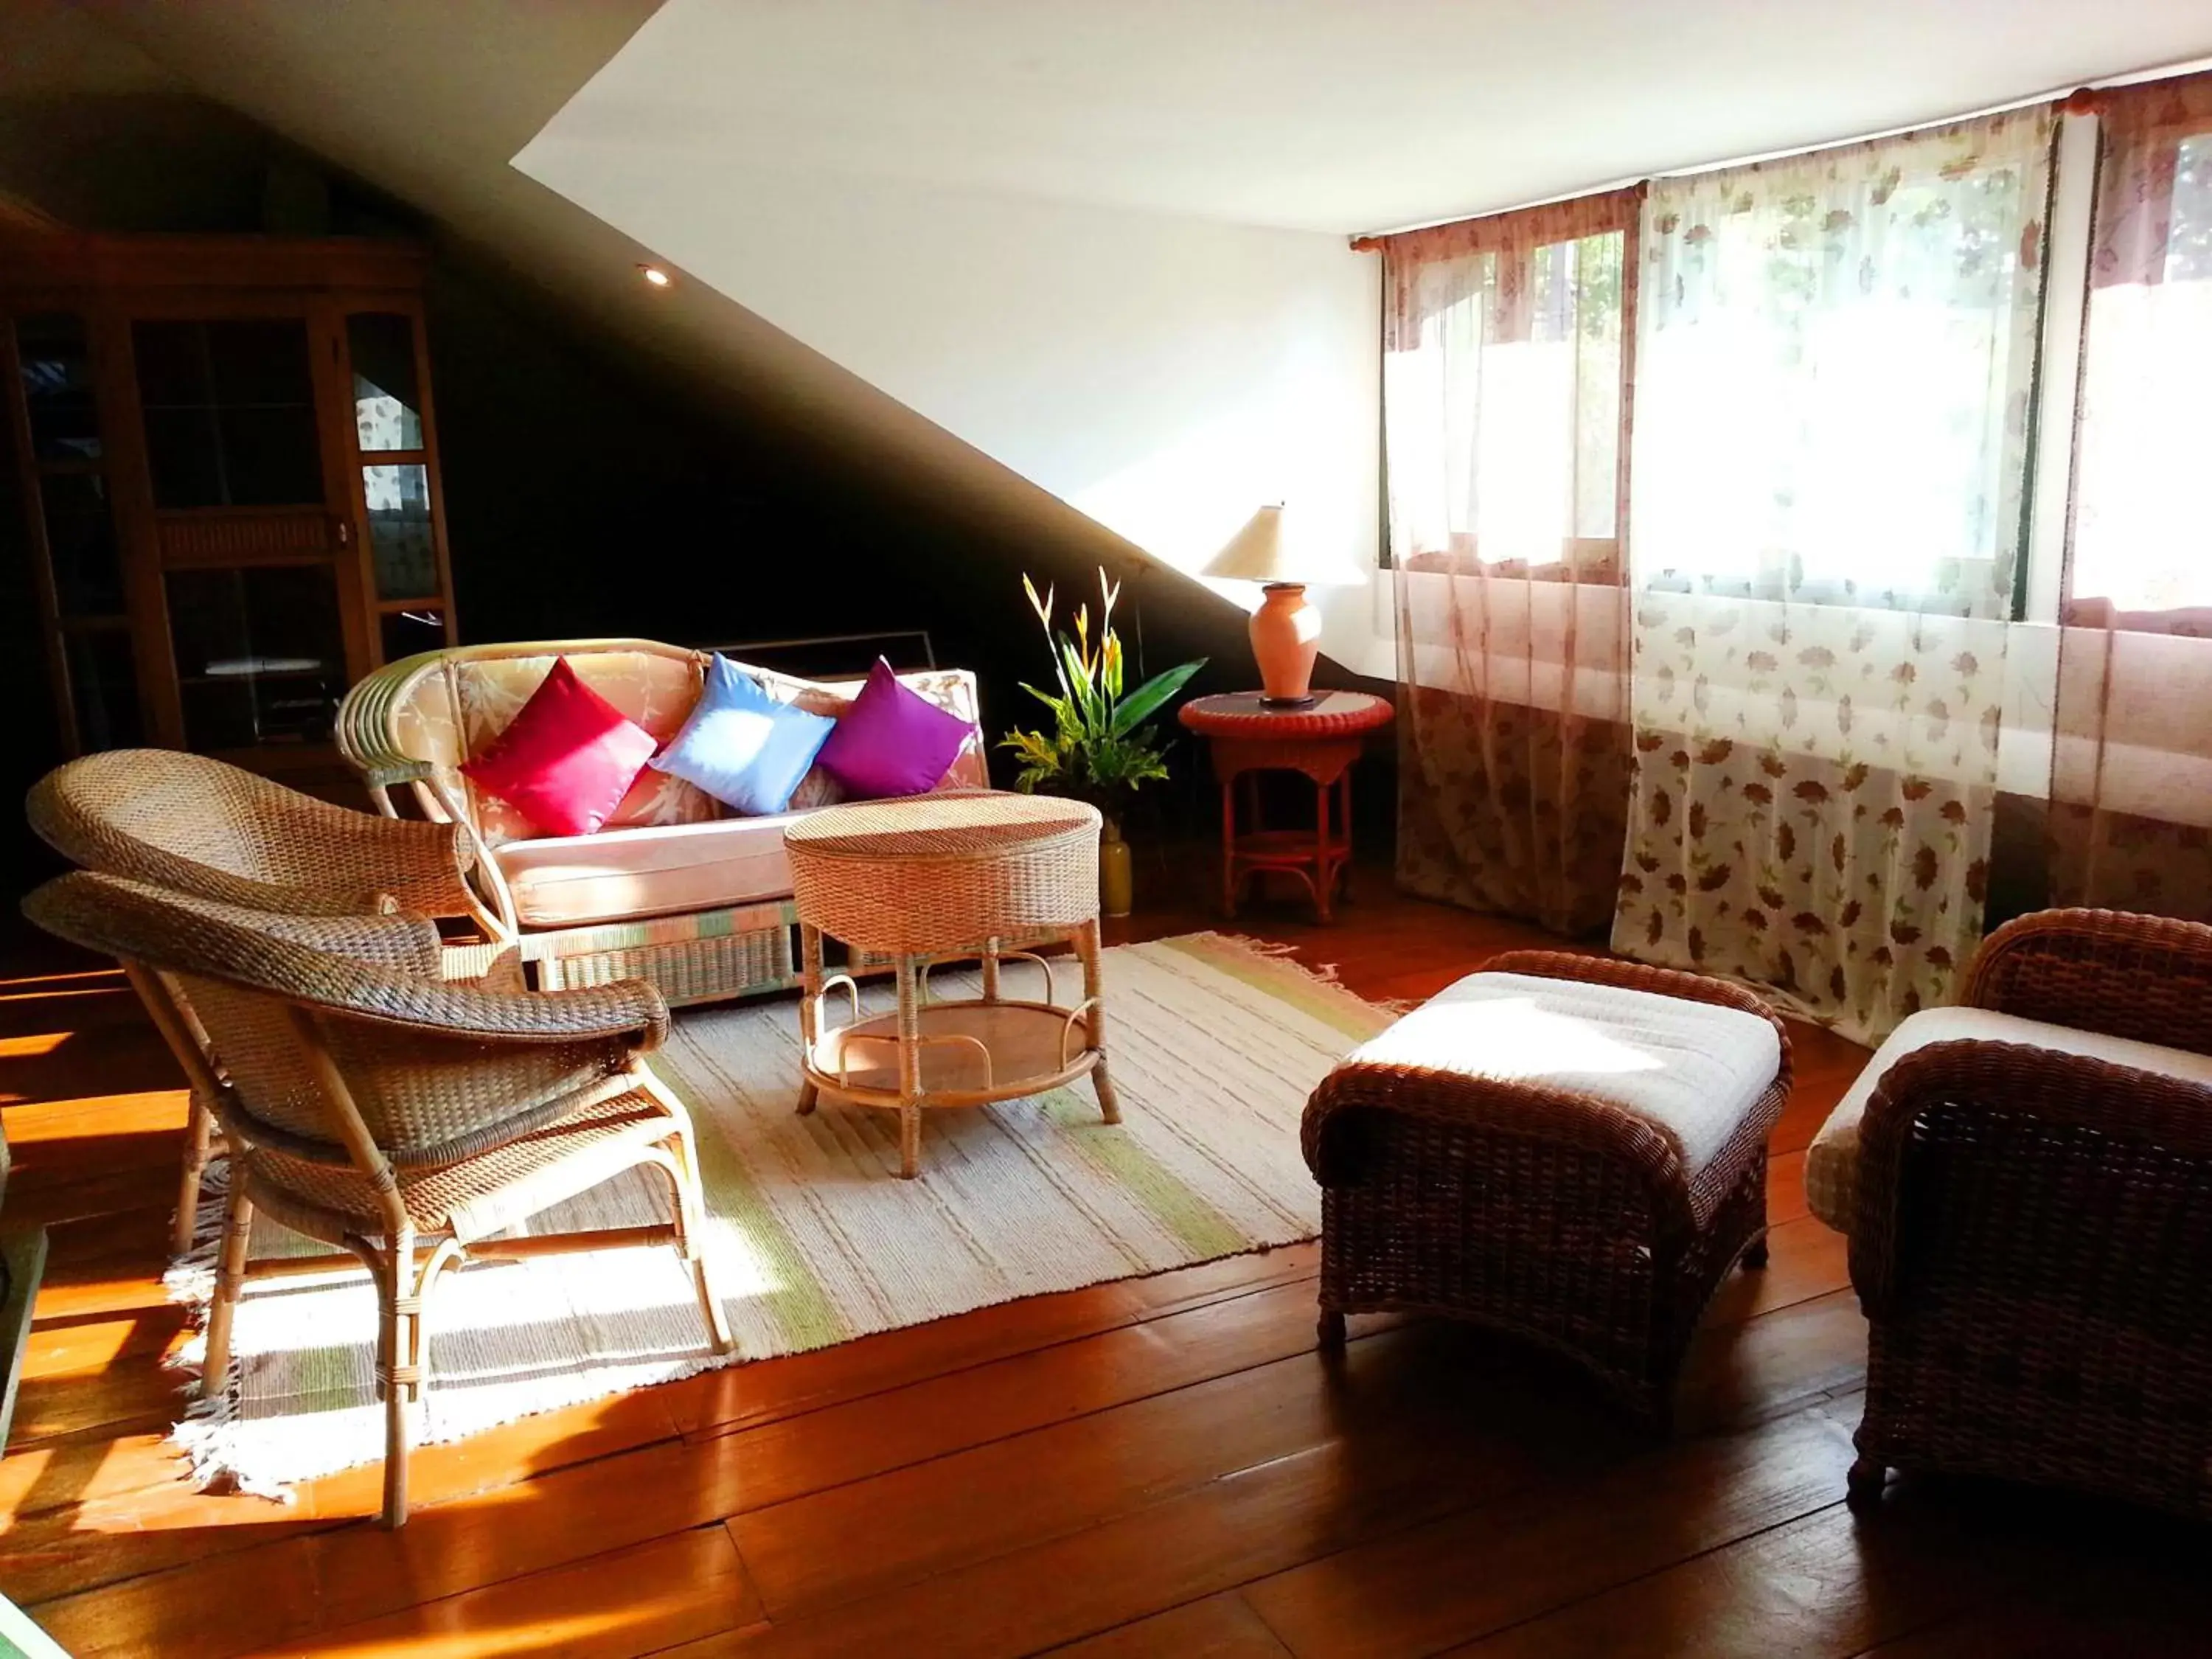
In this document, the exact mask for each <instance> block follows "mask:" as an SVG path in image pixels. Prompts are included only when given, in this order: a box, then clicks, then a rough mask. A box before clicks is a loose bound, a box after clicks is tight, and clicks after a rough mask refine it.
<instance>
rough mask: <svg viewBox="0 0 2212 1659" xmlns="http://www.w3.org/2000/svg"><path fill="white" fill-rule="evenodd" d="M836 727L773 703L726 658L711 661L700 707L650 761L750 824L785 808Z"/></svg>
mask: <svg viewBox="0 0 2212 1659" xmlns="http://www.w3.org/2000/svg"><path fill="white" fill-rule="evenodd" d="M836 726H837V722H836V720H831V719H829V717H828V716H827V715H824V714H808V713H807V712H806V711H805V709H803V708H793V707H791V705H790V704H788V703H781V702H777V701H776V700H775V698H774V697H771V696H769V694H768V693H767V692H766V691H763V690H762V689H761V686H760V682H759V681H757V680H756V679H754V678H753V677H752V676H751V675H750V674H748V673H746V672H745V671H744V670H743V669H742V668H739V667H738V665H737V664H735V663H733V662H732V661H731V660H730V659H728V658H727V657H725V656H722V655H720V653H717V654H716V655H715V658H714V661H713V662H712V663H711V664H709V665H708V669H707V683H706V684H705V685H704V686H702V688H701V689H700V692H699V702H698V706H697V707H696V708H694V709H692V711H691V718H690V720H686V721H684V729H683V730H682V731H681V732H678V733H677V734H676V736H675V737H674V738H671V740H670V742H669V744H668V746H667V747H666V748H665V749H664V750H661V751H660V752H659V754H658V755H655V756H654V757H653V762H652V763H653V766H654V767H655V768H656V769H659V770H660V771H663V772H665V773H667V774H669V775H671V777H678V778H681V779H683V780H684V782H686V783H688V784H691V785H693V786H695V787H697V788H700V789H703V790H705V791H706V792H707V793H708V794H710V795H712V796H713V797H714V799H716V800H718V801H720V802H722V803H723V804H724V805H728V806H732V807H735V808H736V809H737V810H738V811H740V812H744V813H746V814H749V815H750V816H753V817H759V816H760V815H762V814H763V813H768V812H781V811H783V809H784V808H785V807H787V806H788V805H790V804H791V795H792V792H793V790H795V789H797V788H798V787H799V781H800V780H801V779H803V778H804V777H805V775H806V770H807V769H808V768H809V767H811V766H812V765H813V764H814V756H815V752H816V751H817V750H819V749H820V748H821V747H822V745H823V744H824V743H826V742H828V741H829V734H830V732H833V731H835V730H836Z"/></svg>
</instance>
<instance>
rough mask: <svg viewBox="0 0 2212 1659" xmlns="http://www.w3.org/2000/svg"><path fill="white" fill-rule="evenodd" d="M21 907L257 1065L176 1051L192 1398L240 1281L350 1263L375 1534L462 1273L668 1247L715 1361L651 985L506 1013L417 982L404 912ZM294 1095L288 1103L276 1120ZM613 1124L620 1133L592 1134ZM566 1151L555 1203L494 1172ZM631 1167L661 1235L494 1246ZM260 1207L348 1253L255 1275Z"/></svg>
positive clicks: (701, 1260) (679, 1120) (99, 885)
mask: <svg viewBox="0 0 2212 1659" xmlns="http://www.w3.org/2000/svg"><path fill="white" fill-rule="evenodd" d="M23 908H24V910H25V913H26V914H27V915H29V916H30V918H31V919H32V920H33V921H35V922H37V923H38V924H39V925H40V926H41V927H45V928H46V929H47V930H48V931H49V932H52V933H57V934H58V935H60V936H61V937H63V938H65V939H70V940H72V941H73V942H75V943H77V944H80V945H86V946H88V948H91V949H94V950H101V951H107V952H108V953H110V954H112V955H114V956H116V957H118V959H120V960H122V961H123V962H124V963H125V965H126V968H127V969H129V970H130V971H131V973H132V974H133V975H134V976H136V975H144V974H149V973H151V972H155V971H160V972H163V973H167V974H170V975H176V976H178V977H179V978H180V979H182V980H183V981H185V983H186V984H187V986H188V987H191V990H192V992H193V993H194V998H193V1000H195V1001H196V1002H197V1003H198V1004H199V1005H201V1006H204V1007H205V1008H206V1009H207V1010H208V1011H209V1018H210V1019H211V1020H212V1021H213V1022H214V1024H215V1025H216V1035H217V1036H218V1037H219V1038H223V1039H226V1042H225V1044H224V1046H228V1047H230V1048H232V1049H233V1051H234V1053H244V1052H246V1051H249V1050H250V1051H251V1052H252V1056H253V1058H252V1062H251V1064H250V1066H248V1067H247V1068H246V1070H247V1072H248V1073H250V1074H251V1075H250V1079H249V1077H248V1076H247V1075H246V1074H242V1073H240V1071H236V1070H234V1071H232V1072H218V1071H217V1070H216V1067H215V1066H213V1064H212V1063H211V1061H210V1059H209V1058H208V1056H207V1054H206V1053H204V1051H202V1050H201V1049H200V1048H197V1046H195V1045H192V1044H190V1043H186V1044H185V1046H184V1047H183V1049H182V1051H181V1054H180V1058H182V1059H183V1060H184V1062H185V1067H186V1071H187V1074H188V1075H189V1076H190V1078H191V1082H192V1084H193V1086H194V1088H195V1091H197V1092H199V1093H202V1094H204V1096H205V1097H207V1099H208V1100H209V1101H210V1103H211V1105H212V1108H213V1111H214V1115H215V1116H216V1120H217V1121H219V1122H220V1123H221V1125H222V1128H223V1130H224V1133H225V1136H226V1139H227V1140H228V1144H229V1148H230V1157H231V1179H230V1190H229V1195H228V1209H227V1213H226V1217H225V1221H224V1226H223V1232H222V1243H221V1246H220V1251H219V1256H218V1263H217V1268H216V1287H215V1296H214V1299H213V1302H212V1304H211V1305H210V1309H209V1314H208V1324H207V1334H206V1341H207V1351H206V1358H205V1362H204V1385H203V1386H204V1388H205V1389H223V1388H226V1387H227V1386H228V1378H229V1372H230V1361H231V1331H232V1324H233V1319H234V1312H235V1310H236V1307H237V1304H238V1300H239V1297H240V1294H241V1293H242V1291H243V1290H244V1287H245V1285H246V1282H247V1281H248V1280H249V1279H254V1278H257V1277H262V1276H275V1275H277V1274H287V1275H289V1274H293V1273H303V1272H305V1273H313V1272H321V1271H327V1270H328V1269H329V1268H330V1267H332V1266H333V1265H350V1262H351V1261H353V1260H356V1259H357V1260H358V1261H359V1262H360V1264H362V1266H365V1267H367V1268H368V1272H369V1274H370V1276H371V1279H372V1280H373V1282H374V1285H375V1287H376V1292H377V1299H378V1307H379V1338H378V1354H377V1365H376V1379H377V1388H378V1392H379V1395H380V1397H381V1399H382V1400H383V1401H384V1404H385V1409H386V1417H385V1435H386V1447H385V1464H384V1503H383V1510H382V1516H381V1518H382V1521H383V1523H384V1524H385V1525H386V1526H387V1527H398V1526H400V1525H402V1524H404V1522H405V1521H406V1518H407V1510H408V1501H407V1461H408V1451H409V1447H410V1438H411V1429H410V1408H412V1407H416V1406H417V1405H418V1404H419V1402H420V1401H421V1400H422V1392H423V1389H424V1386H425V1384H426V1383H427V1381H428V1347H427V1345H426V1342H425V1340H424V1315H425V1310H426V1304H427V1302H428V1297H429V1294H430V1292H431V1291H432V1289H433V1288H434V1287H435V1285H436V1283H437V1281H438V1279H439V1278H440V1276H441V1274H442V1273H445V1272H446V1271H447V1270H448V1269H449V1268H450V1267H453V1266H454V1265H456V1264H457V1263H460V1262H464V1261H469V1260H471V1259H475V1258H489V1257H522V1256H535V1255H550V1254H557V1253H563V1252H569V1251H580V1250H592V1249H608V1248H611V1247H615V1246H634V1245H641V1244H648V1243H668V1244H671V1245H673V1246H674V1247H675V1248H676V1249H677V1250H678V1253H679V1255H682V1257H683V1258H684V1261H685V1262H686V1263H687V1265H688V1267H690V1274H691V1279H692V1283H693V1287H694V1290H695V1291H696V1295H697V1297H698V1302H699V1307H700V1311H701V1314H702V1318H703V1320H704V1322H705V1324H706V1327H707V1332H708V1340H709V1342H710V1343H711V1345H712V1346H713V1348H714V1351H715V1352H717V1353H726V1352H729V1351H730V1349H731V1347H732V1340H731V1336H730V1331H729V1327H728V1324H727V1322H726V1318H725V1316H724V1315H723V1312H722V1308H721V1303H720V1297H718V1295H717V1294H716V1291H715V1290H714V1284H713V1281H712V1279H711V1276H710V1273H709V1270H708V1263H707V1261H706V1259H705V1256H704V1255H703V1253H702V1250H701V1248H700V1243H701V1233H702V1222H703V1218H704V1215H705V1205H704V1200H703V1197H702V1192H701V1188H700V1183H699V1170H698V1163H697V1158H696V1152H695V1150H694V1139H693V1132H692V1128H691V1124H690V1115H689V1114H688V1113H687V1112H686V1110H685V1109H684V1104H683V1103H682V1102H681V1101H680V1100H678V1098H677V1097H675V1096H674V1095H673V1094H672V1093H671V1092H670V1091H669V1090H668V1089H667V1088H666V1086H665V1085H663V1084H662V1083H661V1082H660V1080H659V1079H658V1078H656V1077H654V1076H653V1073H652V1071H651V1069H650V1067H649V1066H648V1064H647V1059H646V1055H647V1052H648V1051H649V1050H650V1049H652V1048H654V1047H656V1046H657V1045H658V1044H659V1042H661V1040H662V1039H663V1038H664V1037H665V1036H666V1034H667V1031H668V1029H669V1021H668V1012H667V1007H666V1005H665V1003H664V1002H663V1001H662V1000H661V998H660V996H659V993H658V992H656V991H655V990H654V989H653V987H651V986H650V985H648V984H646V983H644V982H643V981H623V982H622V983H619V984H616V985H611V986H605V987H598V988H594V989H591V990H583V991H571V992H553V993H542V992H535V993H534V992H524V993H509V992H506V991H501V990H494V989H484V988H479V987H470V986H463V985H453V984H447V983H443V982H441V981H439V980H438V979H437V978H436V977H435V973H434V972H432V971H428V970H429V969H433V968H434V967H435V962H436V959H437V952H438V944H437V933H436V930H435V927H432V926H431V924H430V923H429V922H428V921H427V920H426V919H424V918H422V917H419V916H406V915H386V916H380V917H372V918H356V919H328V920H320V921H313V920H299V919H287V918H282V917H276V916H270V915H264V914H261V913H257V912H252V911H247V910H244V909H240V908H236V907H232V906H226V905H220V904H215V903H212V902H206V901H198V900H192V899H188V898H185V897H183V896H179V895H176V894H173V893H168V892H165V891H163V890H161V889H158V888H155V887H151V886H149V885H146V884H142V883H136V882H130V881H125V880H119V879H118V878H112V877H105V876H98V875H94V874H90V873H87V872H79V873H76V874H73V875H69V876H64V877H62V878H58V880H55V881H52V882H49V883H47V884H46V885H45V886H44V887H41V888H40V889H39V890H37V891H36V892H34V893H33V894H32V895H31V896H29V897H28V898H27V899H26V900H25V901H24V907H23ZM323 947H331V948H323ZM334 951H343V952H344V953H343V954H336V953H334ZM363 957H368V958H370V959H369V960H363V959H362V958H363ZM410 967H411V968H412V969H414V970H415V971H413V972H409V971H407V969H409V968H410ZM272 1015H273V1018H272ZM233 1036H235V1037H238V1038H239V1039H240V1041H238V1042H228V1038H229V1037H233ZM410 1045H415V1046H414V1047H413V1048H410ZM372 1050H373V1051H374V1052H375V1054H376V1060H375V1062H374V1066H373V1068H372V1069H373V1070H374V1073H375V1076H374V1079H372V1082H373V1086H374V1088H375V1089H376V1090H377V1091H378V1093H379V1094H380V1097H382V1098H381V1103H380V1107H379V1109H378V1110H377V1111H376V1112H375V1113H374V1114H372V1112H371V1111H370V1110H369V1109H368V1106H367V1105H366V1104H365V1102H364V1098H363V1097H362V1080H363V1078H362V1066H363V1061H362V1054H364V1053H365V1052H368V1051H372ZM279 1051H283V1052H279ZM417 1054H419V1055H420V1056H421V1059H420V1060H419V1061H417V1060H416V1055H417ZM518 1058H520V1060H521V1062H522V1063H521V1064H520V1065H519V1066H518V1065H516V1064H515V1063H514V1062H515V1061H516V1060H517V1059H518ZM410 1068H412V1069H411V1070H410ZM302 1077H304V1079H305V1081H304V1085H302V1084H301V1082H300V1081H299V1079H301V1078H302ZM284 1079H293V1080H294V1082H293V1091H292V1092H293V1096H294V1097H293V1098H289V1099H284V1100H282V1101H281V1102H280V1103H279V1104H281V1106H282V1108H283V1109H282V1110H281V1111H276V1110H272V1105H271V1102H272V1099H274V1098H275V1097H276V1095H277V1094H281V1093H282V1092H283V1082H284ZM532 1083H534V1084H535V1086H534V1087H532V1086H531V1085H532ZM272 1091H273V1092H272ZM449 1092H450V1093H453V1094H458V1095H459V1096H460V1098H459V1099H449V1098H447V1094H448V1093H449ZM617 1113H619V1114H622V1115H624V1121H623V1130H622V1133H617V1134H613V1135H603V1134H599V1133H598V1132H599V1130H600V1129H601V1127H602V1126H603V1125H604V1123H605V1121H606V1120H607V1119H608V1118H609V1117H610V1116H611V1115H615V1114H617ZM303 1116H304V1117H305V1118H306V1120H307V1121H306V1122H305V1124H304V1125H303V1123H302V1122H301V1119H302V1117H303ZM373 1118H374V1121H377V1122H381V1123H382V1124H383V1125H384V1126H385V1127H384V1128H383V1130H382V1132H381V1133H380V1132H379V1130H378V1129H377V1128H376V1127H373ZM564 1141H565V1142H566V1143H567V1144H569V1145H570V1146H573V1149H574V1150H573V1152H572V1153H571V1154H570V1155H569V1156H570V1157H571V1158H572V1160H573V1161H571V1162H570V1163H568V1164H566V1165H564V1168H565V1169H566V1170H568V1177H569V1178H568V1181H567V1183H566V1185H564V1186H563V1187H562V1188H560V1189H559V1190H558V1191H557V1192H555V1193H553V1194H551V1195H550V1196H546V1195H544V1194H531V1193H526V1192H525V1191H524V1190H523V1188H522V1182H523V1180H524V1179H525V1178H526V1176H528V1175H530V1174H532V1173H534V1172H537V1171H539V1170H543V1169H544V1167H545V1166H544V1163H543V1162H542V1161H541V1162H539V1163H538V1164H534V1165H526V1166H524V1167H522V1168H521V1170H520V1173H519V1174H518V1173H517V1172H516V1170H515V1168H514V1166H513V1164H512V1163H511V1162H510V1161H509V1160H510V1159H511V1158H512V1157H513V1154H514V1153H515V1152H516V1149H518V1148H521V1147H524V1146H526V1143H530V1144H534V1145H535V1146H540V1147H543V1146H558V1145H561V1144H563V1143H564ZM637 1167H651V1168H653V1169H657V1170H659V1171H660V1172H661V1174H662V1175H663V1176H665V1178H666V1179H667V1181H668V1183H669V1188H670V1194H671V1220H670V1221H668V1222H666V1223H664V1224H654V1225H645V1226H637V1227H625V1228H618V1229H601V1230H594V1231H581V1232H570V1233H554V1234H538V1235H533V1236H531V1237H517V1238H506V1237H495V1236H491V1235H495V1234H496V1233H498V1232H500V1231H504V1230H505V1229H506V1228H507V1227H508V1226H510V1225H513V1223H514V1222H516V1221H519V1220H521V1219H523V1218H526V1216H527V1215H528V1214H530V1213H532V1212H534V1211H535V1210H537V1209H538V1208H542V1207H543V1206H544V1204H545V1203H548V1202H552V1201H557V1200H558V1199H560V1198H564V1197H566V1196H568V1194H570V1193H573V1192H574V1191H578V1190H581V1189H582V1188H584V1187H588V1186H591V1185H594V1184H597V1183H598V1182H601V1181H604V1180H606V1179H608V1178H609V1177H611V1176H615V1175H617V1174H620V1173H621V1172H623V1170H629V1169H632V1168H637ZM434 1186H435V1187H436V1188H440V1189H441V1190H442V1191H443V1192H444V1193H445V1194H447V1202H446V1203H445V1204H444V1205H443V1206H431V1205H430V1204H428V1201H427V1200H424V1199H423V1198H422V1194H424V1193H426V1192H428V1190H429V1189H430V1188H432V1187H434ZM456 1195H458V1198H457V1197H456ZM463 1200H465V1206H467V1208H468V1212H469V1213H470V1214H471V1216H472V1217H473V1218H474V1219H473V1220H472V1221H471V1224H470V1225H466V1226H464V1225H462V1224H461V1223H460V1222H459V1220H457V1219H454V1218H453V1217H454V1216H456V1215H457V1214H458V1213H459V1211H460V1210H461V1209H462V1208H463ZM257 1211H259V1212H263V1213H265V1214H267V1215H268V1216H269V1217H270V1219H272V1220H274V1221H276V1222H277V1223H279V1224H280V1225H283V1226H285V1227H287V1228H289V1229H290V1230H292V1231H295V1232H299V1233H301V1234H304V1235H305V1236H307V1237H311V1238H314V1239H317V1240H319V1241H320V1242H323V1243H329V1244H331V1245H334V1246H337V1248H338V1249H339V1250H341V1251H343V1252H344V1253H346V1254H344V1255H336V1256H322V1257H312V1258H307V1259H305V1260H301V1259H297V1258H272V1259H270V1260H268V1261H255V1260H253V1259H252V1257H251V1256H250V1255H249V1240H250V1237H251V1233H252V1223H253V1218H254V1215H255V1212H257Z"/></svg>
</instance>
